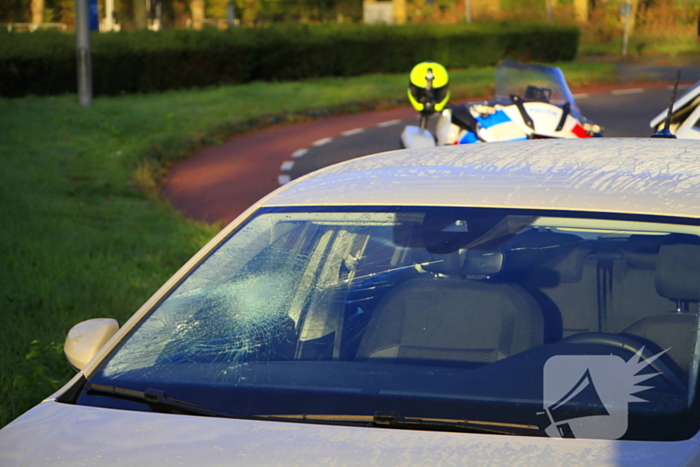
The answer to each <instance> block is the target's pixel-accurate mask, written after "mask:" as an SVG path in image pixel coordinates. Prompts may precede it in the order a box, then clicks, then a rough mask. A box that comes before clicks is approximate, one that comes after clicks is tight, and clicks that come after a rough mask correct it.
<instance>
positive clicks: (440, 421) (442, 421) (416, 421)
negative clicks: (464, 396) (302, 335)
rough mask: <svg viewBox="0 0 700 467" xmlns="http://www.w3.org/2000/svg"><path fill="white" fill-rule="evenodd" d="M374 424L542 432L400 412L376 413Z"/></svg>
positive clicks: (535, 428)
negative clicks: (405, 415) (414, 415)
mask: <svg viewBox="0 0 700 467" xmlns="http://www.w3.org/2000/svg"><path fill="white" fill-rule="evenodd" d="M373 418H374V420H373V423H374V424H375V425H376V426H381V427H387V428H412V429H416V430H444V431H466V432H469V433H486V434H496V435H529V436H532V435H533V434H534V433H535V432H540V431H541V430H540V428H539V427H538V426H536V425H523V424H520V423H502V422H490V421H482V420H453V419H446V418H413V417H404V416H403V415H401V414H400V413H398V412H381V411H380V412H375V414H374V417H373Z"/></svg>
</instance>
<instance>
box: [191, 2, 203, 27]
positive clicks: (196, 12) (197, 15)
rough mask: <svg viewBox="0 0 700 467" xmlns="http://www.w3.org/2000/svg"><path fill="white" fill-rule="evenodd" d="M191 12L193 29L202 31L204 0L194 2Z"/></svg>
mask: <svg viewBox="0 0 700 467" xmlns="http://www.w3.org/2000/svg"><path fill="white" fill-rule="evenodd" d="M190 12H191V13H192V27H193V28H194V29H202V26H204V0H192V1H191V2H190Z"/></svg>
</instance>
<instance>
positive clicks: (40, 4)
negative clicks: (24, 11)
mask: <svg viewBox="0 0 700 467" xmlns="http://www.w3.org/2000/svg"><path fill="white" fill-rule="evenodd" d="M31 10H32V24H41V23H43V22H44V0H32V4H31Z"/></svg>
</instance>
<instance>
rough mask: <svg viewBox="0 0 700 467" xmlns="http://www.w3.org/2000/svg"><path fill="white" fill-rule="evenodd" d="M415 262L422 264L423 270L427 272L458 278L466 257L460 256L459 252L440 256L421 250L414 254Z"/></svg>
mask: <svg viewBox="0 0 700 467" xmlns="http://www.w3.org/2000/svg"><path fill="white" fill-rule="evenodd" d="M413 261H414V262H415V263H417V264H420V266H421V268H423V269H424V270H426V271H429V272H433V273H436V274H445V275H448V276H456V275H458V274H460V272H461V270H462V265H463V262H464V255H462V254H460V253H459V251H455V252H454V253H447V254H444V255H440V254H437V253H430V252H429V251H428V250H423V249H421V250H418V251H416V252H415V253H414V256H413Z"/></svg>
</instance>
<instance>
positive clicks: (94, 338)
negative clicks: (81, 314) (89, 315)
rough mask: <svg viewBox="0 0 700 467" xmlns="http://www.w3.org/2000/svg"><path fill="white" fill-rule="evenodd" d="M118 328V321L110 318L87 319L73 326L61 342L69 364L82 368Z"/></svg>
mask: <svg viewBox="0 0 700 467" xmlns="http://www.w3.org/2000/svg"><path fill="white" fill-rule="evenodd" d="M118 330H119V323H118V322H117V320H115V319H111V318H96V319H89V320H87V321H83V322H81V323H78V324H76V325H75V326H73V327H72V328H71V330H70V331H68V335H67V336H66V341H65V343H64V344H63V352H64V353H65V354H66V358H67V359H68V363H69V364H70V366H72V367H73V369H74V370H75V371H80V370H82V369H83V368H84V367H85V365H87V364H88V362H89V361H90V360H92V357H94V356H95V355H96V354H97V352H98V351H99V350H100V349H101V348H102V347H103V346H104V345H105V344H106V343H107V341H108V340H110V339H111V338H112V336H113V335H114V334H115V333H116V332H117V331H118Z"/></svg>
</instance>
